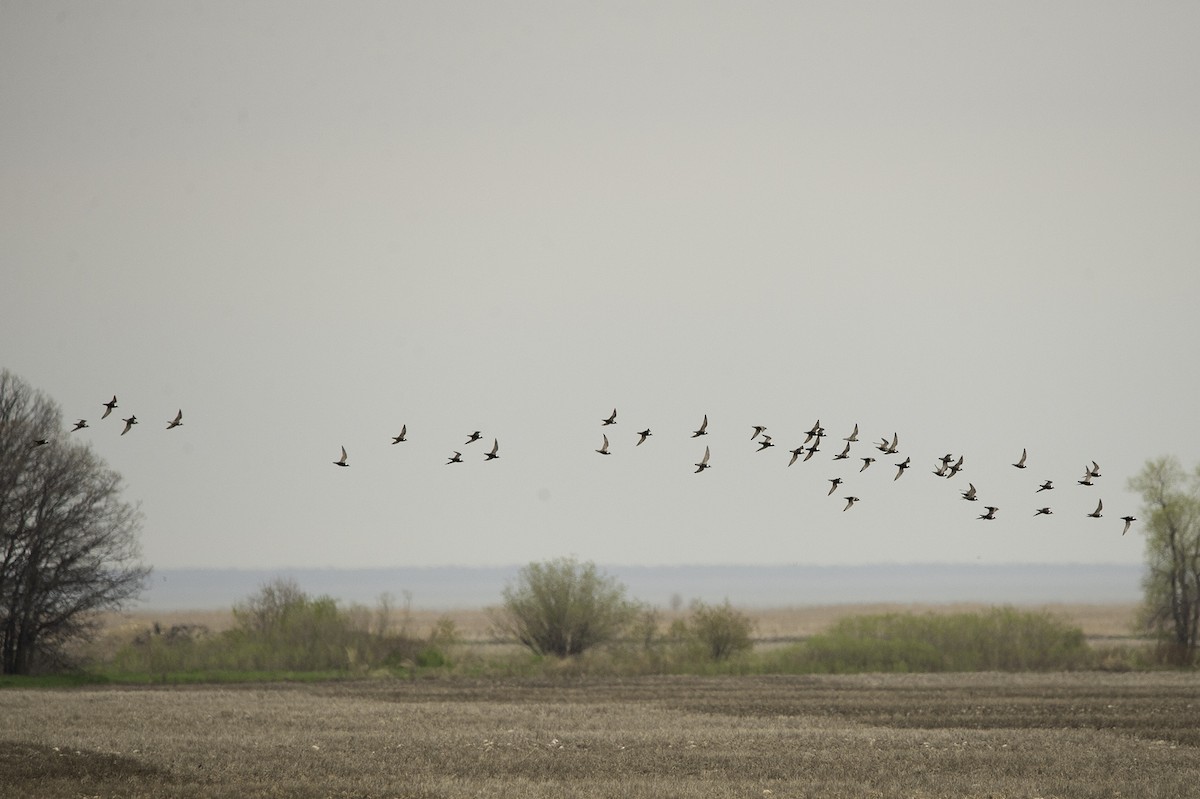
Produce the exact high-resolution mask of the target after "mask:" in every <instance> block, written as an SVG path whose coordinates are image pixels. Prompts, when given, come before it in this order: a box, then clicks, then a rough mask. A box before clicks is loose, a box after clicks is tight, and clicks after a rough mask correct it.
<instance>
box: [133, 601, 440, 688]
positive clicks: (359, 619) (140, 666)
mask: <svg viewBox="0 0 1200 799" xmlns="http://www.w3.org/2000/svg"><path fill="white" fill-rule="evenodd" d="M380 603H381V604H380V607H379V608H378V609H376V610H375V611H374V612H372V611H371V610H370V609H368V608H365V607H363V606H361V605H352V606H351V607H350V608H349V609H348V610H345V611H343V610H340V609H339V608H338V606H337V602H336V601H335V600H334V599H332V598H331V597H328V596H320V597H310V596H309V595H308V594H306V593H304V592H303V591H301V590H300V588H299V587H298V586H297V585H296V583H295V582H293V581H291V580H276V581H274V582H271V583H268V584H266V585H264V586H263V587H262V588H261V589H260V590H259V592H258V593H256V594H254V595H252V596H250V597H249V598H247V599H246V600H245V601H243V602H240V603H238V604H237V605H235V606H234V609H233V615H234V622H235V626H234V628H233V629H231V630H226V631H225V632H223V633H220V634H219V635H212V634H208V632H207V630H194V629H183V628H171V629H170V630H168V631H166V632H164V631H162V630H161V629H160V628H158V626H157V625H155V627H154V628H151V629H150V630H148V631H146V632H145V633H142V634H140V635H138V636H136V637H135V638H134V639H133V641H132V642H131V643H130V644H129V645H128V646H126V647H124V648H123V649H122V650H120V651H119V652H118V653H117V655H116V657H115V658H114V659H113V666H114V667H115V668H116V669H117V670H118V671H119V672H120V671H123V672H132V673H143V674H144V673H149V674H155V675H166V674H179V673H187V672H191V673H197V672H344V671H362V670H368V669H371V668H375V667H380V666H384V667H392V668H410V669H411V668H413V667H415V666H427V667H444V666H445V665H447V664H448V662H449V660H448V658H447V656H446V654H445V648H446V647H447V646H448V645H450V644H452V643H453V640H454V630H453V625H452V624H451V625H449V627H447V625H446V624H445V623H440V624H439V626H438V627H437V628H436V629H435V630H434V631H433V632H432V633H431V634H430V637H429V640H428V641H426V642H423V641H420V640H418V639H416V638H413V637H411V636H409V635H408V634H407V632H406V629H407V628H406V624H407V621H406V624H405V626H404V627H403V628H402V629H401V630H400V631H399V632H396V633H394V632H391V631H390V628H389V618H390V612H391V605H390V600H389V599H388V598H387V597H386V596H385V597H383V598H381V599H380ZM406 619H407V615H406Z"/></svg>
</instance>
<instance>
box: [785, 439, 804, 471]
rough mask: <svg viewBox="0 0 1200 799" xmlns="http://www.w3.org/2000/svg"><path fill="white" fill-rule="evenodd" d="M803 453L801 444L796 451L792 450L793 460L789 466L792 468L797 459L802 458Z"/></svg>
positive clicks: (789, 462)
mask: <svg viewBox="0 0 1200 799" xmlns="http://www.w3.org/2000/svg"><path fill="white" fill-rule="evenodd" d="M803 451H804V445H803V444H801V445H800V446H798V447H796V448H795V449H794V450H792V459H791V460H790V461H788V466H791V465H792V464H793V463H795V462H796V459H797V458H799V457H800V453H801V452H803Z"/></svg>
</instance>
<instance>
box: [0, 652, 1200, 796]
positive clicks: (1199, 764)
mask: <svg viewBox="0 0 1200 799" xmlns="http://www.w3.org/2000/svg"><path fill="white" fill-rule="evenodd" d="M1198 711H1200V681H1198V680H1197V678H1196V675H1195V674H1194V673H1178V672H1171V673H1166V672H1154V673H1125V674H1106V673H1072V674H990V673H989V674H953V675H886V676H884V675H858V676H852V677H763V676H755V677H720V678H699V677H653V678H638V679H625V680H613V679H591V678H583V679H571V680H543V681H528V680H526V681H511V682H495V681H487V682H484V681H471V680H466V679H441V680H428V681H425V680H417V681H401V680H364V681H356V682H337V683H323V684H315V685H313V684H307V685H290V684H273V685H246V686H234V687H229V686H222V687H204V686H202V687H179V688H168V689H151V688H81V689H72V690H23V689H9V690H4V691H0V719H3V721H2V723H0V730H2V732H0V775H3V779H0V796H5V797H8V796H12V797H48V798H54V797H81V796H88V797H91V796H101V797H109V796H120V797H151V796H154V797H231V798H232V797H239V799H242V798H244V797H285V796H286V797H461V796H522V797H532V798H533V799H538V798H539V797H546V798H547V799H548V798H549V797H554V798H555V799H559V798H560V797H599V796H623V797H647V799H649V797H656V798H657V797H729V796H753V797H772V798H774V797H822V798H823V799H838V798H839V797H846V798H848V797H873V796H874V797H894V796H905V797H994V798H996V799H1000V798H1001V797H1118V796H1122V797H1135V796H1136V797H1191V796H1195V795H1196V790H1197V786H1198V785H1200V712H1198Z"/></svg>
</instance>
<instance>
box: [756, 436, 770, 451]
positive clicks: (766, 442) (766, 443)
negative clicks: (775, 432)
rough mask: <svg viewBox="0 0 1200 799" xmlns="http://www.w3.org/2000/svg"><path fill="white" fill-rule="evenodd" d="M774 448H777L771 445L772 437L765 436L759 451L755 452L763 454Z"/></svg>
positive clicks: (760, 443)
mask: <svg viewBox="0 0 1200 799" xmlns="http://www.w3.org/2000/svg"><path fill="white" fill-rule="evenodd" d="M773 446H775V445H774V444H772V443H771V437H770V436H767V435H764V436H763V437H762V441H761V442H759V445H758V449H757V450H755V452H762V451H763V450H764V449H766V448H767V447H773Z"/></svg>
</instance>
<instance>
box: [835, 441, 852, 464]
mask: <svg viewBox="0 0 1200 799" xmlns="http://www.w3.org/2000/svg"><path fill="white" fill-rule="evenodd" d="M849 457H850V439H848V438H847V439H846V446H845V447H843V448H842V451H841V452H839V453H838V454H837V455H834V456H833V459H834V460H835V461H844V460H847V459H849Z"/></svg>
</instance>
